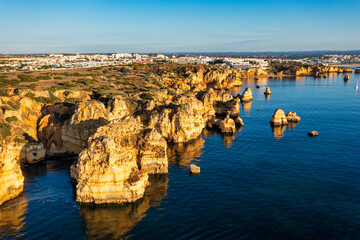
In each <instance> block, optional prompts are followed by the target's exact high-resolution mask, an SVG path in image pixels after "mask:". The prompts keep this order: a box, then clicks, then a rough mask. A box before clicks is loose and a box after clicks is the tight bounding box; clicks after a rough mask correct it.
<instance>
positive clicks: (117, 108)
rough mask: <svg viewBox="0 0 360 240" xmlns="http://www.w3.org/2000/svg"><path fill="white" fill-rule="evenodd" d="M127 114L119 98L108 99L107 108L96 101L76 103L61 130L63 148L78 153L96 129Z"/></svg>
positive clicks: (123, 103) (124, 103) (127, 109)
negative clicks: (72, 112)
mask: <svg viewBox="0 0 360 240" xmlns="http://www.w3.org/2000/svg"><path fill="white" fill-rule="evenodd" d="M129 114H130V111H129V108H128V106H127V104H126V102H125V101H124V100H123V99H122V98H121V97H120V96H116V97H114V98H112V99H110V100H109V102H108V104H107V107H105V105H104V104H103V103H102V102H99V101H96V100H91V101H85V102H80V103H77V104H76V106H75V111H74V114H73V115H72V116H71V118H70V119H69V120H68V121H66V123H65V124H64V126H63V127H62V130H61V140H62V144H63V148H64V149H66V150H67V151H69V152H73V153H76V154H78V153H80V152H81V150H82V149H83V148H84V146H85V144H86V141H87V139H88V138H89V137H90V136H91V135H92V134H94V133H95V132H96V130H97V129H98V127H100V126H103V125H105V124H106V123H108V122H109V121H110V120H113V119H117V118H123V117H125V116H127V115H129Z"/></svg>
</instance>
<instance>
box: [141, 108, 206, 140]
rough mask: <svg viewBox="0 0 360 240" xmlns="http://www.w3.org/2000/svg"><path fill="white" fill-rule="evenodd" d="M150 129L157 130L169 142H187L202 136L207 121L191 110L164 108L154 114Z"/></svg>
mask: <svg viewBox="0 0 360 240" xmlns="http://www.w3.org/2000/svg"><path fill="white" fill-rule="evenodd" d="M148 127H149V128H155V129H156V130H157V131H159V132H160V134H161V135H162V136H163V137H164V138H165V139H166V140H167V141H169V142H174V143H178V142H187V141H189V140H191V139H194V138H196V137H198V136H199V135H200V134H201V132H202V130H203V129H204V127H205V120H204V118H203V116H202V115H201V114H200V113H199V112H198V111H196V110H192V109H190V108H186V107H176V108H173V109H169V108H164V109H161V110H159V111H154V112H153V113H152V115H151V117H150V121H149V123H148Z"/></svg>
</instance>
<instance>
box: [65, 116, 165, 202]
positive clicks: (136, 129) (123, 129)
mask: <svg viewBox="0 0 360 240" xmlns="http://www.w3.org/2000/svg"><path fill="white" fill-rule="evenodd" d="M148 140H152V142H148ZM166 148H167V145H166V142H165V141H164V139H162V138H161V136H160V134H159V133H157V132H156V131H154V130H152V129H146V128H145V127H144V125H143V124H142V123H141V122H139V121H137V120H136V119H135V118H133V117H125V118H123V119H116V120H113V121H111V122H110V123H109V124H107V125H105V126H102V127H99V128H98V130H97V131H96V133H95V134H94V135H93V136H91V137H90V138H89V140H88V143H87V147H86V148H85V149H84V150H83V151H82V152H81V153H80V155H79V158H78V161H77V162H75V163H74V164H73V165H72V166H71V176H72V178H73V179H75V180H76V182H77V186H76V188H77V189H76V193H77V201H78V202H85V203H96V204H98V203H124V202H134V201H136V200H137V199H139V198H141V197H142V196H143V194H144V191H145V187H146V186H147V184H148V181H147V179H148V175H147V173H146V171H145V170H147V171H149V172H150V173H160V172H161V171H163V172H167V161H165V159H166V160H167V150H166ZM142 167H144V169H142Z"/></svg>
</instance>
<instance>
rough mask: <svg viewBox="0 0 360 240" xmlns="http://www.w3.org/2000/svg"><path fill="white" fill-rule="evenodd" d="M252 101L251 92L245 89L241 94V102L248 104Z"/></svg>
mask: <svg viewBox="0 0 360 240" xmlns="http://www.w3.org/2000/svg"><path fill="white" fill-rule="evenodd" d="M252 100H253V96H252V92H251V89H250V88H246V89H245V91H244V92H243V94H242V95H241V101H242V102H250V101H252Z"/></svg>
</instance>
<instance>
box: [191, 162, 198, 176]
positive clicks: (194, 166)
mask: <svg viewBox="0 0 360 240" xmlns="http://www.w3.org/2000/svg"><path fill="white" fill-rule="evenodd" d="M189 169H190V174H194V175H195V174H200V167H198V166H196V165H195V164H190V167H189Z"/></svg>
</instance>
